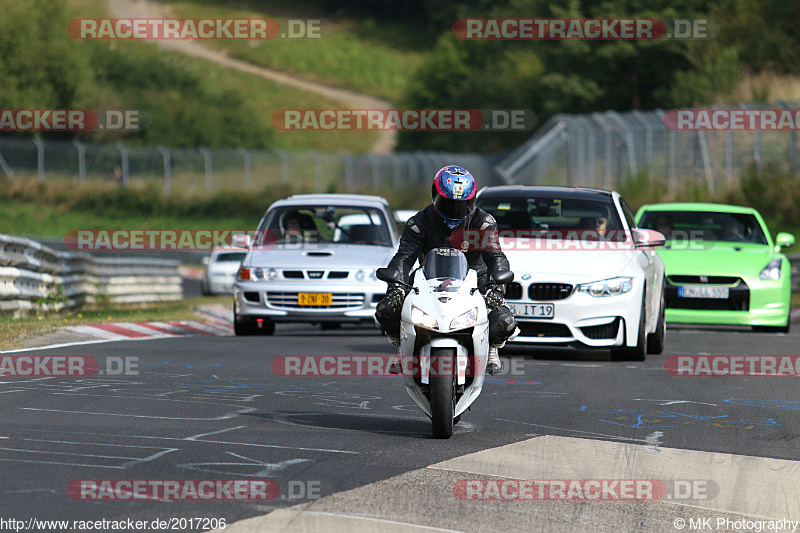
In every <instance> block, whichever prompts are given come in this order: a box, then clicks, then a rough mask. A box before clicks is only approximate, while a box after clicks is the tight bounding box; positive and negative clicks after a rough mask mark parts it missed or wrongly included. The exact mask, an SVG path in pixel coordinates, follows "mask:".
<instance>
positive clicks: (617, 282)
mask: <svg viewBox="0 0 800 533" xmlns="http://www.w3.org/2000/svg"><path fill="white" fill-rule="evenodd" d="M632 288H633V278H627V277H622V276H621V277H618V278H611V279H603V280H600V281H594V282H592V283H584V284H582V285H578V292H585V293H586V294H588V295H589V296H593V297H595V298H600V297H602V296H618V295H620V294H625V293H626V292H629V291H630V290H631V289H632Z"/></svg>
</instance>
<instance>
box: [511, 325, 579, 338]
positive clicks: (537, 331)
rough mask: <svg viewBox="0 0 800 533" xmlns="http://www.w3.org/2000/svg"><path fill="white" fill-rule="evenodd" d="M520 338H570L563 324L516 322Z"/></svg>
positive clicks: (570, 334)
mask: <svg viewBox="0 0 800 533" xmlns="http://www.w3.org/2000/svg"><path fill="white" fill-rule="evenodd" d="M517 326H519V329H520V331H521V333H520V336H521V337H572V333H571V332H570V331H569V328H568V327H567V326H565V325H564V324H556V323H553V322H517Z"/></svg>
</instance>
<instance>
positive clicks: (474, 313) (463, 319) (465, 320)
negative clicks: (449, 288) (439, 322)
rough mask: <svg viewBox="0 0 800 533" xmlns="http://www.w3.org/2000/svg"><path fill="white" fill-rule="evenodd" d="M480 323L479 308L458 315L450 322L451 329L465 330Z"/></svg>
mask: <svg viewBox="0 0 800 533" xmlns="http://www.w3.org/2000/svg"><path fill="white" fill-rule="evenodd" d="M477 321H478V308H477V307H473V308H472V309H470V310H469V311H467V312H466V313H464V314H461V315H458V316H457V317H455V318H454V319H453V321H452V322H450V329H464V328H468V327H470V326H472V325H473V324H475V322H477Z"/></svg>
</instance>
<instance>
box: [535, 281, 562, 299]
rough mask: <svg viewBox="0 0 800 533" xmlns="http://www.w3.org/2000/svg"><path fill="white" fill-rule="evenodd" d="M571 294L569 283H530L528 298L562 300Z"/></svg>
mask: <svg viewBox="0 0 800 533" xmlns="http://www.w3.org/2000/svg"><path fill="white" fill-rule="evenodd" d="M570 294H572V285H570V284H569V283H531V284H530V285H529V286H528V298H530V299H531V300H563V299H564V298H566V297H567V296H569V295H570Z"/></svg>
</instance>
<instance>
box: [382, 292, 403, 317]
mask: <svg viewBox="0 0 800 533" xmlns="http://www.w3.org/2000/svg"><path fill="white" fill-rule="evenodd" d="M405 299H406V291H404V290H403V289H399V288H397V287H392V288H391V289H389V291H388V292H387V293H386V299H385V301H386V305H387V306H388V307H389V309H391V310H392V311H394V312H395V313H397V312H399V311H400V310H402V309H403V302H404V301H405Z"/></svg>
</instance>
